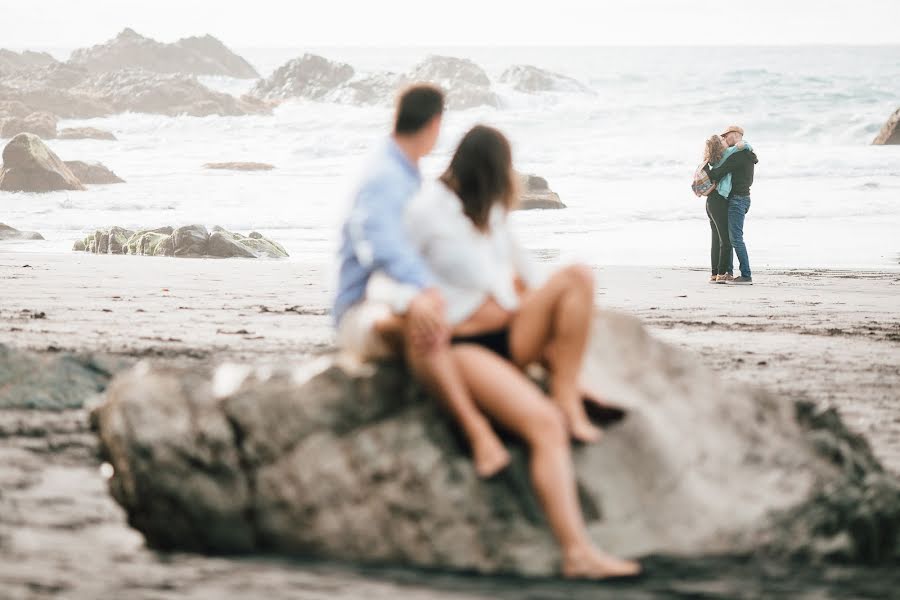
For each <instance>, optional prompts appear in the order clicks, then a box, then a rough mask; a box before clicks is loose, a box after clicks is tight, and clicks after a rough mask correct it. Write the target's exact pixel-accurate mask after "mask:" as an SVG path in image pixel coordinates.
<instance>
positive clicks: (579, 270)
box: [563, 264, 594, 295]
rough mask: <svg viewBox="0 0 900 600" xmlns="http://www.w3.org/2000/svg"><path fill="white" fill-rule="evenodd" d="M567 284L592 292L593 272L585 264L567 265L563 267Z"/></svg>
mask: <svg viewBox="0 0 900 600" xmlns="http://www.w3.org/2000/svg"><path fill="white" fill-rule="evenodd" d="M563 273H565V276H566V278H567V279H568V280H569V284H570V286H572V287H575V288H577V289H579V290H583V291H586V292H590V293H591V294H592V295H593V293H594V273H593V271H591V268H590V267H589V266H587V265H581V264H577V265H569V266H568V267H565V268H564V269H563Z"/></svg>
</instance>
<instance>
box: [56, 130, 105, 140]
mask: <svg viewBox="0 0 900 600" xmlns="http://www.w3.org/2000/svg"><path fill="white" fill-rule="evenodd" d="M56 137H57V139H60V140H109V141H115V140H116V136H115V135H113V134H112V133H110V132H109V131H104V130H102V129H97V128H95V127H71V128H67V129H60V130H59V133H58V134H57V136H56Z"/></svg>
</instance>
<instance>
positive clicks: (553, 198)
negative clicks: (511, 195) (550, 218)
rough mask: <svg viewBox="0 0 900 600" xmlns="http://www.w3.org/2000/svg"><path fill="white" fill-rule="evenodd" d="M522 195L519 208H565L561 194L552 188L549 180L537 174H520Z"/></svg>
mask: <svg viewBox="0 0 900 600" xmlns="http://www.w3.org/2000/svg"><path fill="white" fill-rule="evenodd" d="M519 180H520V185H521V188H522V196H521V198H519V207H518V208H519V209H520V210H530V209H534V208H565V207H566V205H565V204H563V202H562V200H560V199H559V194H557V193H556V192H554V191H553V190H551V189H550V185H549V184H548V183H547V180H546V179H544V178H543V177H538V176H537V175H529V174H524V173H520V174H519Z"/></svg>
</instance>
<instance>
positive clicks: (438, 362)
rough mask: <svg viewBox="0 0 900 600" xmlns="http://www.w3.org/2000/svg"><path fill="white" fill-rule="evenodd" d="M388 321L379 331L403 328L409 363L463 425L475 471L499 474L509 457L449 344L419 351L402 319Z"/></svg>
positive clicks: (389, 332)
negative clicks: (480, 409) (473, 393)
mask: <svg viewBox="0 0 900 600" xmlns="http://www.w3.org/2000/svg"><path fill="white" fill-rule="evenodd" d="M393 319H397V320H385V321H382V322H380V323H378V324H376V331H378V333H379V334H380V335H382V336H385V335H386V336H387V339H390V338H391V336H396V331H395V329H396V328H397V327H398V326H400V327H401V331H402V337H403V340H402V344H401V346H402V348H403V349H404V350H405V351H404V354H405V355H406V362H407V364H408V365H409V367H410V370H411V371H412V372H413V374H414V375H415V376H416V377H417V378H418V379H419V381H421V382H422V384H423V385H425V387H426V388H427V389H428V390H429V391H431V392H432V393H433V394H435V395H437V396H438V398H440V399H441V400H442V401H443V403H444V406H445V407H446V408H447V410H448V411H449V412H450V414H451V415H452V416H453V418H454V419H456V421H457V423H459V425H460V427H461V428H462V431H463V434H464V435H465V436H466V439H467V440H468V442H469V446H470V447H471V449H472V460H473V462H474V463H475V472H476V473H478V475H479V476H480V477H491V476H493V475H496V474H497V473H498V472H499V471H501V470H502V469H503V468H504V467H506V466H507V465H508V464H509V460H510V456H509V452H508V451H507V449H506V447H505V446H504V445H503V442H502V441H501V440H500V438H499V437H498V436H497V432H495V431H494V429H493V427H491V423H490V421H488V419H487V418H486V417H485V416H484V415H483V414H482V413H481V411H479V410H478V407H477V406H476V405H475V402H474V400H473V399H472V396H471V394H470V393H469V390H468V389H467V388H466V385H465V383H464V382H463V380H462V377H461V376H460V373H459V369H458V367H457V365H456V362H455V361H454V359H453V356H452V354H451V346H450V345H449V344H446V343H444V344H440V345H438V347H436V348H433V349H432V350H431V351H430V352H418V351H415V350H414V349H413V345H412V344H411V343H409V337H410V332H409V331H408V330H407V327H406V326H405V322H404V321H403V320H402V319H399V318H397V317H393Z"/></svg>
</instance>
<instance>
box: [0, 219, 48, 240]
mask: <svg viewBox="0 0 900 600" xmlns="http://www.w3.org/2000/svg"><path fill="white" fill-rule="evenodd" d="M42 239H44V236H42V235H41V234H39V233H37V232H36V231H19V230H18V229H13V228H12V227H10V226H9V225H6V224H5V223H0V242H3V241H7V240H42Z"/></svg>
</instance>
